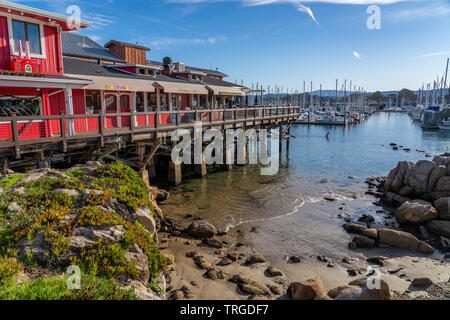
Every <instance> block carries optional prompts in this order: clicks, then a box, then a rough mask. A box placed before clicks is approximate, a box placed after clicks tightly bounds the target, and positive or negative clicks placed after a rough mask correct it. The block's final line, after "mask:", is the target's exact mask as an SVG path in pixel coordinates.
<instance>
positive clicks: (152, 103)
mask: <svg viewBox="0 0 450 320" xmlns="http://www.w3.org/2000/svg"><path fill="white" fill-rule="evenodd" d="M156 106H157V100H156V93H148V94H147V108H148V111H156Z"/></svg>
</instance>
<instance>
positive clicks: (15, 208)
mask: <svg viewBox="0 0 450 320" xmlns="http://www.w3.org/2000/svg"><path fill="white" fill-rule="evenodd" d="M20 211H22V206H21V205H20V204H19V203H17V202H11V203H10V204H9V206H8V207H7V208H6V212H7V213H19V212H20Z"/></svg>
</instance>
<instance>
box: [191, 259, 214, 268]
mask: <svg viewBox="0 0 450 320" xmlns="http://www.w3.org/2000/svg"><path fill="white" fill-rule="evenodd" d="M194 262H195V264H196V265H197V266H198V267H199V268H200V269H205V270H209V269H212V268H213V266H212V264H211V263H209V262H208V261H206V259H205V258H204V257H202V256H195V257H194Z"/></svg>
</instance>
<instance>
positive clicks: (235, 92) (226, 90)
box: [206, 85, 245, 96]
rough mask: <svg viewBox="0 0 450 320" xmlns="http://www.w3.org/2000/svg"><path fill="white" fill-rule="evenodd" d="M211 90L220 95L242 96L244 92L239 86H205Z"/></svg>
mask: <svg viewBox="0 0 450 320" xmlns="http://www.w3.org/2000/svg"><path fill="white" fill-rule="evenodd" d="M206 87H207V88H208V89H209V90H212V91H213V92H214V94H215V95H222V96H244V95H245V92H244V91H243V90H242V88H240V87H223V86H210V85H208V86H206Z"/></svg>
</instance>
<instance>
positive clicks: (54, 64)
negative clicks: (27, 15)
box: [0, 16, 63, 75]
mask: <svg viewBox="0 0 450 320" xmlns="http://www.w3.org/2000/svg"><path fill="white" fill-rule="evenodd" d="M19 19H20V18H19ZM0 37H1V39H0V69H3V70H10V62H11V59H12V58H13V57H14V56H11V55H10V49H9V34H8V20H7V18H6V17H4V16H0ZM44 38H45V40H44V45H45V53H46V59H37V60H39V61H40V63H41V72H42V73H45V74H50V75H62V74H63V64H62V54H61V35H60V34H59V32H58V30H57V29H56V27H49V26H45V25H44Z"/></svg>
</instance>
